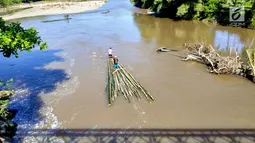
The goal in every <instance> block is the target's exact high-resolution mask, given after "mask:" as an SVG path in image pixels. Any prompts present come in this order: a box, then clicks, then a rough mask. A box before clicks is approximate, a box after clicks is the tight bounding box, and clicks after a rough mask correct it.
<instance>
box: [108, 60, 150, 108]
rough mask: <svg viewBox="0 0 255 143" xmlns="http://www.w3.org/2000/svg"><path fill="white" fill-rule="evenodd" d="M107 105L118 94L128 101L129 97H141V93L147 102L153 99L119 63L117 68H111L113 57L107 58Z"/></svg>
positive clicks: (110, 103)
mask: <svg viewBox="0 0 255 143" xmlns="http://www.w3.org/2000/svg"><path fill="white" fill-rule="evenodd" d="M107 93H108V106H111V105H112V103H113V102H114V100H115V99H116V98H117V96H118V95H119V94H122V95H123V96H124V98H125V99H126V100H127V101H128V102H129V103H130V102H131V98H134V97H135V98H137V99H138V100H141V99H142V97H141V96H142V95H144V97H145V98H146V99H147V100H148V102H149V103H151V102H153V101H155V99H154V98H153V97H152V96H151V95H150V93H149V92H148V91H147V90H146V89H145V88H144V87H143V86H142V85H141V84H140V83H139V82H138V81H137V80H136V79H135V78H134V77H133V76H132V75H131V74H130V73H129V72H128V71H127V70H126V69H125V68H124V66H123V65H121V64H119V68H118V69H114V68H113V59H112V58H109V60H108V83H107Z"/></svg>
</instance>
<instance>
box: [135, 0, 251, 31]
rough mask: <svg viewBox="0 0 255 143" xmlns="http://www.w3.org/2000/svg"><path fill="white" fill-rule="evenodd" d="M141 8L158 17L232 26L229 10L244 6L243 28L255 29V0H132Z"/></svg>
mask: <svg viewBox="0 0 255 143" xmlns="http://www.w3.org/2000/svg"><path fill="white" fill-rule="evenodd" d="M131 1H132V3H133V4H134V5H135V6H137V7H140V8H145V9H149V10H151V11H153V12H156V14H157V16H160V17H169V18H172V19H176V20H181V19H184V20H193V19H194V20H209V21H216V22H218V23H219V24H222V25H230V24H231V23H230V22H229V10H230V9H229V8H230V7H233V6H236V7H240V6H243V7H244V8H245V22H244V24H243V25H240V26H242V27H255V16H254V15H255V2H254V0H246V1H243V0H131Z"/></svg>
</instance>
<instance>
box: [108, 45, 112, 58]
mask: <svg viewBox="0 0 255 143" xmlns="http://www.w3.org/2000/svg"><path fill="white" fill-rule="evenodd" d="M108 56H109V58H112V47H110V49H109V50H108Z"/></svg>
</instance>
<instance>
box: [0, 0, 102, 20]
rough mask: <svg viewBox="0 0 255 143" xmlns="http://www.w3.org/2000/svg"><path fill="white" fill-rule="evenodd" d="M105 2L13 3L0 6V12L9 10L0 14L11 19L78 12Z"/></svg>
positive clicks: (99, 0)
mask: <svg viewBox="0 0 255 143" xmlns="http://www.w3.org/2000/svg"><path fill="white" fill-rule="evenodd" d="M105 2H106V1H105V0H95V1H85V2H35V3H26V4H18V5H13V6H11V7H9V8H8V9H6V8H1V9H0V13H8V11H10V12H9V13H8V14H3V15H0V16H2V17H3V19H4V20H12V19H17V18H25V17H33V16H41V15H55V14H71V13H80V12H84V11H88V10H94V9H97V8H99V7H101V6H102V5H103V4H105ZM15 11H16V12H15Z"/></svg>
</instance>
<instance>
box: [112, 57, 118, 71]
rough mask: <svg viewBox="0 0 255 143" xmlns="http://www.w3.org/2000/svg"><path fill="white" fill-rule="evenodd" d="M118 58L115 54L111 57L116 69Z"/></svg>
mask: <svg viewBox="0 0 255 143" xmlns="http://www.w3.org/2000/svg"><path fill="white" fill-rule="evenodd" d="M118 61H119V60H118V58H117V56H114V58H113V63H114V68H115V69H118V68H119V64H118Z"/></svg>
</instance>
